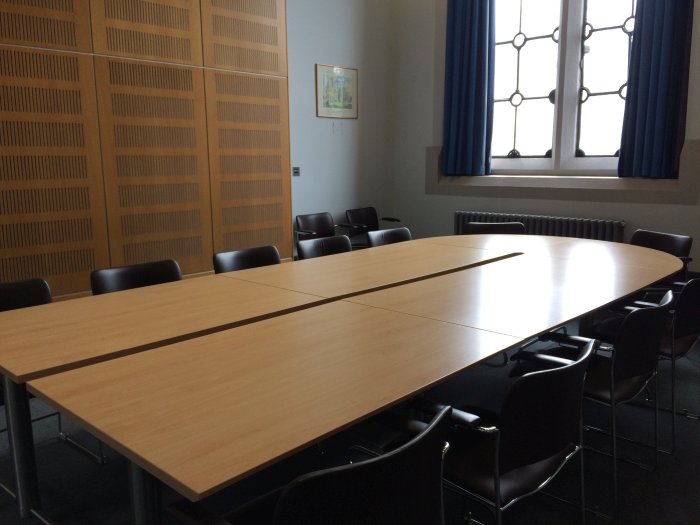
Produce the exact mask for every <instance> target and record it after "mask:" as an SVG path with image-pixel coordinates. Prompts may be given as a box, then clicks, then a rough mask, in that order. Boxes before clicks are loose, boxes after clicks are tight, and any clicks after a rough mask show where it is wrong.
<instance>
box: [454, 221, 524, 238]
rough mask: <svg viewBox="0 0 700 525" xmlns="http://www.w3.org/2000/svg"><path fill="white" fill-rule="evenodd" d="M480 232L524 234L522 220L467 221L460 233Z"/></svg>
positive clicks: (471, 233)
mask: <svg viewBox="0 0 700 525" xmlns="http://www.w3.org/2000/svg"><path fill="white" fill-rule="evenodd" d="M481 233H509V234H514V235H524V234H525V225H524V224H523V223H522V222H468V223H466V224H465V225H464V226H463V231H462V235H474V234H481Z"/></svg>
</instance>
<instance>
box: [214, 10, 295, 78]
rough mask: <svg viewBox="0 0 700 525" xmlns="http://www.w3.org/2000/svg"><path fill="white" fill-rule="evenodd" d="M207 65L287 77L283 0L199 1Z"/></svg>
mask: <svg viewBox="0 0 700 525" xmlns="http://www.w3.org/2000/svg"><path fill="white" fill-rule="evenodd" d="M201 3H202V42H203V47H204V65H205V66H207V67H214V68H222V69H230V70H236V71H249V72H253V73H265V74H270V75H280V76H284V77H286V76H287V13H286V5H285V1H284V0H202V2H201Z"/></svg>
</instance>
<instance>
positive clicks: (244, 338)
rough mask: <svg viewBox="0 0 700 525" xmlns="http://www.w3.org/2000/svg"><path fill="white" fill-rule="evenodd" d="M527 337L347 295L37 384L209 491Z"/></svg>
mask: <svg viewBox="0 0 700 525" xmlns="http://www.w3.org/2000/svg"><path fill="white" fill-rule="evenodd" d="M517 342H518V339H517V338H513V337H508V336H503V335H500V334H495V333H491V332H486V331H483V330H474V329H471V328H466V327H463V326H458V325H454V324H450V323H442V322H438V321H433V320H429V319H421V318H418V317H413V316H409V315H404V314H398V313H394V312H387V311H382V310H379V309H375V308H370V307H366V306H360V305H356V304H350V303H343V302H335V303H330V304H326V305H323V306H318V307H316V308H312V309H309V310H304V311H301V312H296V313H293V314H289V315H285V316H282V317H275V318H273V319H268V320H266V321H261V322H259V323H255V324H250V325H246V326H241V327H239V328H236V329H234V330H227V331H225V332H219V333H216V334H213V335H209V336H206V337H201V338H198V339H192V340H189V341H185V342H182V343H177V344H174V345H171V346H167V347H162V348H158V349H154V350H150V351H148V352H142V353H139V354H134V355H130V356H127V357H123V358H121V359H115V360H112V361H107V362H104V363H100V364H96V365H92V366H89V367H84V368H79V369H76V370H72V371H69V372H64V373H61V374H57V375H53V376H49V377H46V378H43V379H38V380H35V381H30V382H29V383H28V386H29V389H30V391H32V392H34V393H35V394H36V395H38V396H39V397H41V398H44V399H45V400H47V401H48V402H49V403H51V404H52V405H55V406H58V407H59V408H60V409H61V411H63V412H65V413H66V414H68V415H69V416H70V417H72V418H73V419H74V420H76V421H78V422H79V423H80V424H81V425H83V426H84V427H85V428H87V429H88V430H89V431H90V432H92V433H93V434H94V435H95V436H97V437H98V438H100V439H102V440H103V441H104V442H105V443H107V444H108V445H109V446H111V447H113V448H114V449H116V450H117V451H119V452H120V453H122V454H124V455H125V456H126V457H127V458H129V459H131V460H132V461H134V462H135V463H136V464H137V465H139V466H141V467H142V468H144V469H146V470H147V471H149V472H151V473H152V474H154V475H155V476H156V477H158V478H159V479H161V480H162V481H164V482H165V483H167V484H168V485H170V486H171V487H172V488H174V489H175V490H176V491H178V492H179V493H181V494H183V495H184V496H186V497H188V498H190V499H192V500H197V499H200V498H202V497H204V496H207V495H209V494H212V493H214V492H216V491H217V490H219V489H221V488H223V487H225V486H226V485H228V484H230V483H233V482H234V481H236V480H237V479H239V478H241V477H243V476H245V475H246V474H250V473H252V472H254V471H256V470H258V469H261V468H263V467H265V466H266V465H269V464H270V463H272V462H274V461H276V460H278V459H280V458H282V457H284V456H286V455H288V454H290V453H292V452H294V451H296V450H298V449H300V448H302V447H304V446H306V445H309V444H311V443H313V442H315V441H318V440H320V439H322V438H323V437H324V436H327V435H329V434H332V433H333V432H336V431H337V430H339V429H341V428H344V427H346V426H348V425H350V424H352V423H354V422H356V421H358V420H360V419H362V418H364V417H366V416H368V415H371V414H373V413H375V412H377V411H379V410H381V409H382V408H384V407H387V406H390V405H392V404H394V403H396V402H398V401H400V400H402V399H405V398H408V397H410V396H412V395H414V394H416V393H418V392H419V391H421V390H423V389H424V388H426V387H428V386H430V385H432V384H435V383H437V382H439V381H441V380H443V379H445V378H446V377H448V376H450V375H452V374H454V373H456V372H458V371H460V370H463V369H464V368H467V367H468V366H470V365H472V364H473V363H476V362H478V361H480V360H482V359H485V358H487V357H489V356H490V355H492V354H493V353H495V352H498V351H501V350H503V349H506V348H508V347H510V346H511V345H513V344H515V343H517ZM417 365H418V366H417Z"/></svg>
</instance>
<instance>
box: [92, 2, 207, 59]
mask: <svg viewBox="0 0 700 525" xmlns="http://www.w3.org/2000/svg"><path fill="white" fill-rule="evenodd" d="M83 1H84V0H83ZM91 7H92V9H91V11H92V13H91V16H92V30H93V38H94V42H95V53H99V54H104V55H112V56H120V57H132V58H145V59H152V60H162V61H165V62H176V63H179V64H196V65H200V66H201V65H202V36H201V23H200V11H199V2H193V1H192V0H158V1H147V0H91Z"/></svg>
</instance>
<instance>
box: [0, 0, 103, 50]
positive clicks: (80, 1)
mask: <svg viewBox="0 0 700 525" xmlns="http://www.w3.org/2000/svg"><path fill="white" fill-rule="evenodd" d="M0 5H1V6H2V7H0V43H3V44H18V45H24V46H36V47H43V48H49V49H61V50H66V51H82V52H85V53H89V52H91V51H92V36H91V34H90V7H89V4H88V3H87V2H86V1H85V0H3V1H0Z"/></svg>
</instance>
